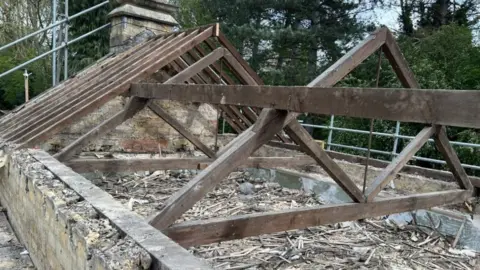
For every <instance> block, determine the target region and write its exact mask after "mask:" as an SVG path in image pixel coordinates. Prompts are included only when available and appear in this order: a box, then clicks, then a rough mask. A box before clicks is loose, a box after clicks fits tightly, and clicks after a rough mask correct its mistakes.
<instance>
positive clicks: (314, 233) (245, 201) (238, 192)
mask: <svg viewBox="0 0 480 270" xmlns="http://www.w3.org/2000/svg"><path fill="white" fill-rule="evenodd" d="M195 174H196V172H195V171H188V170H180V171H159V172H155V173H153V174H151V175H149V176H145V175H138V174H134V175H129V176H118V175H117V176H114V175H110V176H102V177H97V178H96V179H93V181H94V182H95V184H97V185H98V186H100V187H101V188H103V189H105V190H106V191H107V192H109V193H110V194H112V195H113V196H114V197H115V198H116V199H118V200H120V201H122V202H123V203H124V204H125V205H126V206H127V207H129V208H130V209H132V210H133V211H135V212H137V213H138V214H140V215H142V216H145V217H148V216H150V215H151V214H153V213H155V212H156V211H158V210H159V209H161V208H162V206H163V203H164V202H165V201H166V200H167V199H168V198H169V196H170V195H171V194H173V193H174V192H175V191H177V190H178V189H180V188H181V187H182V186H183V185H185V184H186V183H187V182H188V181H189V180H190V179H191V178H192V177H193V176H194V175H195ZM320 204H321V202H319V201H317V200H316V199H315V197H314V196H313V195H312V194H307V193H305V192H303V191H301V190H296V189H288V188H284V187H282V186H280V185H279V184H277V183H272V182H268V181H266V180H265V179H260V178H252V177H250V176H249V175H248V173H247V172H236V173H232V174H231V175H230V177H229V178H228V179H226V180H224V181H223V182H222V184H220V185H218V186H217V188H216V189H215V190H214V191H212V192H210V193H209V194H208V195H207V196H206V198H204V199H203V200H201V201H200V202H199V203H197V204H196V205H195V207H194V208H193V209H191V210H190V211H188V212H187V213H186V214H185V215H184V216H183V217H182V219H181V220H179V221H178V222H182V221H184V220H198V219H208V218H212V217H226V216H231V215H239V214H248V213H254V212H266V211H276V210H282V209H291V208H297V207H308V206H316V205H320ZM453 242H454V239H452V238H451V237H446V236H444V235H441V234H440V233H439V232H438V231H437V230H436V229H435V228H434V227H432V228H428V227H419V226H415V225H413V224H411V225H407V226H403V227H398V226H397V225H395V224H393V223H391V222H387V221H386V220H385V219H384V218H378V219H370V220H363V221H355V222H343V223H339V224H332V225H328V226H318V227H315V228H309V229H306V230H297V231H290V232H284V233H277V234H270V235H264V236H260V237H250V238H246V239H242V240H235V241H229V242H224V243H220V244H211V245H206V246H200V247H192V248H190V250H191V251H192V252H193V253H194V254H195V255H196V256H198V257H201V258H204V259H206V260H207V261H208V262H210V263H211V264H212V265H213V266H214V267H215V268H216V269H480V260H478V258H477V257H476V254H475V253H474V252H472V251H469V250H460V249H454V248H452V243H453ZM477 262H478V263H477Z"/></svg>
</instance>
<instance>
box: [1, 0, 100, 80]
mask: <svg viewBox="0 0 480 270" xmlns="http://www.w3.org/2000/svg"><path fill="white" fill-rule="evenodd" d="M108 3H109V1H108V0H107V1H103V2H101V3H100V4H97V5H95V6H93V7H90V8H87V9H85V10H83V11H81V12H79V13H77V14H75V15H72V16H69V15H68V8H69V5H68V4H69V0H65V14H62V16H63V17H64V19H62V20H57V17H58V16H57V1H56V0H52V17H53V22H52V24H51V25H49V26H47V27H45V28H42V29H40V30H38V31H35V32H33V33H31V34H28V35H26V36H24V37H22V38H20V39H17V40H15V41H13V42H11V43H9V44H6V45H4V46H2V47H0V52H2V51H4V50H6V49H8V48H11V47H12V46H14V45H16V44H19V43H21V42H23V41H26V40H28V39H30V38H32V37H35V36H37V35H39V34H42V33H45V32H47V31H49V30H52V49H51V50H50V51H48V52H45V53H43V54H40V55H38V56H37V57H35V58H33V59H30V60H28V61H26V62H24V63H22V64H20V65H17V66H15V67H14V68H12V69H10V70H7V71H5V72H3V73H0V79H1V78H3V77H5V76H7V75H9V74H12V73H13V72H15V71H18V70H20V69H22V68H24V67H26V66H28V65H29V64H31V63H33V62H35V61H37V60H40V59H42V58H44V57H47V56H49V55H52V85H53V86H55V85H56V84H57V83H58V81H57V52H58V51H60V50H62V49H63V51H64V55H65V56H64V79H65V80H66V79H68V53H69V52H68V46H69V45H71V44H73V43H76V42H78V41H80V40H82V39H84V38H86V37H88V36H90V35H93V34H95V33H97V32H98V31H101V30H103V29H106V28H108V27H110V24H109V23H108V24H105V25H103V26H100V27H98V28H97V29H94V30H92V31H90V32H88V33H85V34H83V35H81V36H79V37H77V38H74V39H72V40H69V37H68V35H69V23H70V21H71V20H74V19H75V18H78V17H80V16H82V15H85V14H87V13H89V12H92V11H95V10H97V9H100V8H102V7H104V6H106V5H108ZM59 26H60V31H58V32H64V35H65V40H64V41H63V42H62V44H61V45H60V46H57V33H58V32H57V27H59Z"/></svg>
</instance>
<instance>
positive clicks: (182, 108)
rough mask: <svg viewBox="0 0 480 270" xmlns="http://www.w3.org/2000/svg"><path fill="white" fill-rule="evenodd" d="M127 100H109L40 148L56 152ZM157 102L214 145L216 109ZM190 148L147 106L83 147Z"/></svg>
mask: <svg viewBox="0 0 480 270" xmlns="http://www.w3.org/2000/svg"><path fill="white" fill-rule="evenodd" d="M126 101H127V99H126V98H123V97H119V98H117V99H115V100H113V101H110V102H109V103H107V104H106V105H104V106H103V107H101V108H100V109H99V110H97V111H95V112H93V113H92V114H90V115H88V116H86V117H83V118H82V119H80V120H79V121H78V122H77V123H76V124H74V125H72V126H70V127H69V128H67V129H66V130H64V131H63V132H62V133H61V134H59V135H57V136H54V137H53V138H52V139H51V140H50V141H49V142H48V143H46V144H44V145H42V149H44V150H47V151H54V152H55V151H58V150H59V149H61V148H63V147H65V146H66V145H68V144H69V143H71V142H73V141H74V140H75V139H77V138H78V137H80V136H81V135H83V134H84V133H86V132H87V131H89V130H90V129H92V128H94V127H95V126H96V125H98V124H100V123H101V122H103V121H105V120H106V119H108V118H109V117H111V116H112V115H114V114H115V113H117V112H118V111H121V110H122V109H123V106H124V104H125V102H126ZM157 104H158V105H160V107H162V108H163V109H164V110H165V111H167V112H168V113H169V114H170V115H171V116H172V117H174V118H175V119H177V120H178V121H179V122H180V123H182V124H183V125H184V127H186V128H187V129H188V130H190V131H191V132H192V134H194V135H195V136H197V137H198V138H199V139H200V140H201V141H202V142H203V143H204V144H205V145H207V146H210V147H212V148H213V145H214V143H215V134H216V132H215V131H216V128H217V111H216V110H214V109H213V108H212V107H211V106H210V105H207V104H202V105H191V104H190V105H185V104H181V103H177V102H172V101H157ZM192 148H193V146H192V145H191V144H190V142H188V141H187V140H186V139H184V137H183V136H182V135H180V134H179V133H178V132H177V131H175V130H174V129H173V128H171V127H170V125H168V124H167V123H166V122H165V121H163V120H162V119H161V118H160V117H158V116H157V115H156V114H154V113H153V112H152V111H150V110H149V109H148V108H146V109H144V110H142V111H141V112H139V113H138V114H137V115H135V116H134V117H133V118H132V119H129V120H127V121H126V122H125V123H123V124H121V125H120V126H118V127H117V128H115V129H114V130H113V131H112V132H110V133H108V134H107V135H106V136H103V137H101V138H100V139H98V140H96V141H92V142H91V143H90V144H89V145H88V146H87V147H85V148H84V149H83V150H84V151H111V152H135V153H147V152H150V153H151V152H154V153H158V152H159V149H161V150H162V151H163V152H169V153H171V152H175V151H177V150H179V149H182V150H185V149H187V150H191V149H192Z"/></svg>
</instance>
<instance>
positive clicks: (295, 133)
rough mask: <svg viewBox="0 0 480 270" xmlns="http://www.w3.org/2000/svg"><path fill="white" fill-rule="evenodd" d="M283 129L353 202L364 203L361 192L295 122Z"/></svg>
mask: <svg viewBox="0 0 480 270" xmlns="http://www.w3.org/2000/svg"><path fill="white" fill-rule="evenodd" d="M285 129H286V131H287V133H288V135H289V136H290V138H292V140H293V141H294V142H296V143H297V144H298V145H300V147H301V148H302V149H304V151H305V152H306V153H307V154H309V155H310V156H311V157H312V158H313V159H315V160H316V161H317V162H318V164H319V165H320V166H321V167H322V168H323V169H324V170H325V171H326V172H327V173H328V175H330V177H332V179H333V180H334V181H335V182H336V183H337V184H338V185H339V186H340V187H341V188H342V189H343V190H344V191H345V192H346V193H347V194H348V196H350V198H352V200H353V201H354V202H363V201H364V197H363V193H362V191H361V190H360V189H359V188H358V187H357V185H355V183H354V182H353V181H352V179H350V177H349V176H348V175H347V174H346V173H345V172H344V171H343V170H342V168H340V166H338V164H337V163H336V162H335V161H333V159H332V158H330V156H328V154H327V153H326V152H325V150H323V149H322V147H321V146H320V145H319V144H318V143H317V142H316V141H315V140H314V139H313V138H312V137H311V136H310V134H309V133H308V132H307V131H306V130H305V129H304V128H303V127H302V126H301V125H300V124H299V123H298V122H297V121H292V122H290V123H289V124H288V125H287V126H286V128H285Z"/></svg>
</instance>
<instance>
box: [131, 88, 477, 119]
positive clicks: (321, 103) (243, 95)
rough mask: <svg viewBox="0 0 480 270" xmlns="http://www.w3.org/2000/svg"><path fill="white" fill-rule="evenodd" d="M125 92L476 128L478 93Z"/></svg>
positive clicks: (321, 90) (363, 90)
mask: <svg viewBox="0 0 480 270" xmlns="http://www.w3.org/2000/svg"><path fill="white" fill-rule="evenodd" d="M130 95H132V96H137V97H142V98H153V99H169V100H177V101H188V102H199V103H209V104H221V105H239V106H251V107H259V108H274V109H280V110H288V111H292V112H298V113H315V114H322V115H330V114H335V115H342V116H351V117H359V118H375V119H383V120H392V121H402V122H414V123H424V124H435V125H443V126H457V127H470V128H480V122H479V121H478V119H477V116H478V115H480V107H479V106H478V104H479V103H480V92H479V91H474V90H471V91H470V90H434V89H428V90H425V89H422V90H421V89H404V88H335V87H329V88H322V87H301V86H293V87H292V86H258V85H233V86H230V85H228V86H226V85H164V84H133V85H132V88H131V91H130Z"/></svg>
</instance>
